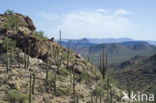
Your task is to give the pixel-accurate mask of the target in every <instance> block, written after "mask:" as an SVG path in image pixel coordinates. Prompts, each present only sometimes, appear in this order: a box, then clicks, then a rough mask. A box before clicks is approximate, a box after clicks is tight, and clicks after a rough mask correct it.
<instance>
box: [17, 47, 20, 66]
mask: <svg viewBox="0 0 156 103" xmlns="http://www.w3.org/2000/svg"><path fill="white" fill-rule="evenodd" d="M19 54H20V50H19V48H18V49H17V63H18V68H20V58H19Z"/></svg>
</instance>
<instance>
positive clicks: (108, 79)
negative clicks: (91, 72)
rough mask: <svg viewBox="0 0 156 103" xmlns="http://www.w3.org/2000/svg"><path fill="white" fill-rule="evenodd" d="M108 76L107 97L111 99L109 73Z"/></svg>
mask: <svg viewBox="0 0 156 103" xmlns="http://www.w3.org/2000/svg"><path fill="white" fill-rule="evenodd" d="M107 75H108V77H107V99H108V100H109V89H110V88H109V86H110V77H109V74H107Z"/></svg>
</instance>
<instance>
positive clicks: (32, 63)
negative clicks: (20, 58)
mask: <svg viewBox="0 0 156 103" xmlns="http://www.w3.org/2000/svg"><path fill="white" fill-rule="evenodd" d="M29 62H30V64H31V65H40V64H42V63H43V61H42V60H41V59H37V58H31V57H29Z"/></svg>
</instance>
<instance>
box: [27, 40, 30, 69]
mask: <svg viewBox="0 0 156 103" xmlns="http://www.w3.org/2000/svg"><path fill="white" fill-rule="evenodd" d="M30 43H31V40H28V59H27V67H29V62H30V61H29V58H30Z"/></svg>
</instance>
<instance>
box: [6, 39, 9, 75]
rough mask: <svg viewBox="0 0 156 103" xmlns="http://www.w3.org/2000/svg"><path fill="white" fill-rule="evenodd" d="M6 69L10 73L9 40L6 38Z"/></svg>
mask: <svg viewBox="0 0 156 103" xmlns="http://www.w3.org/2000/svg"><path fill="white" fill-rule="evenodd" d="M6 69H7V73H8V71H9V59H8V38H7V37H6Z"/></svg>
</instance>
